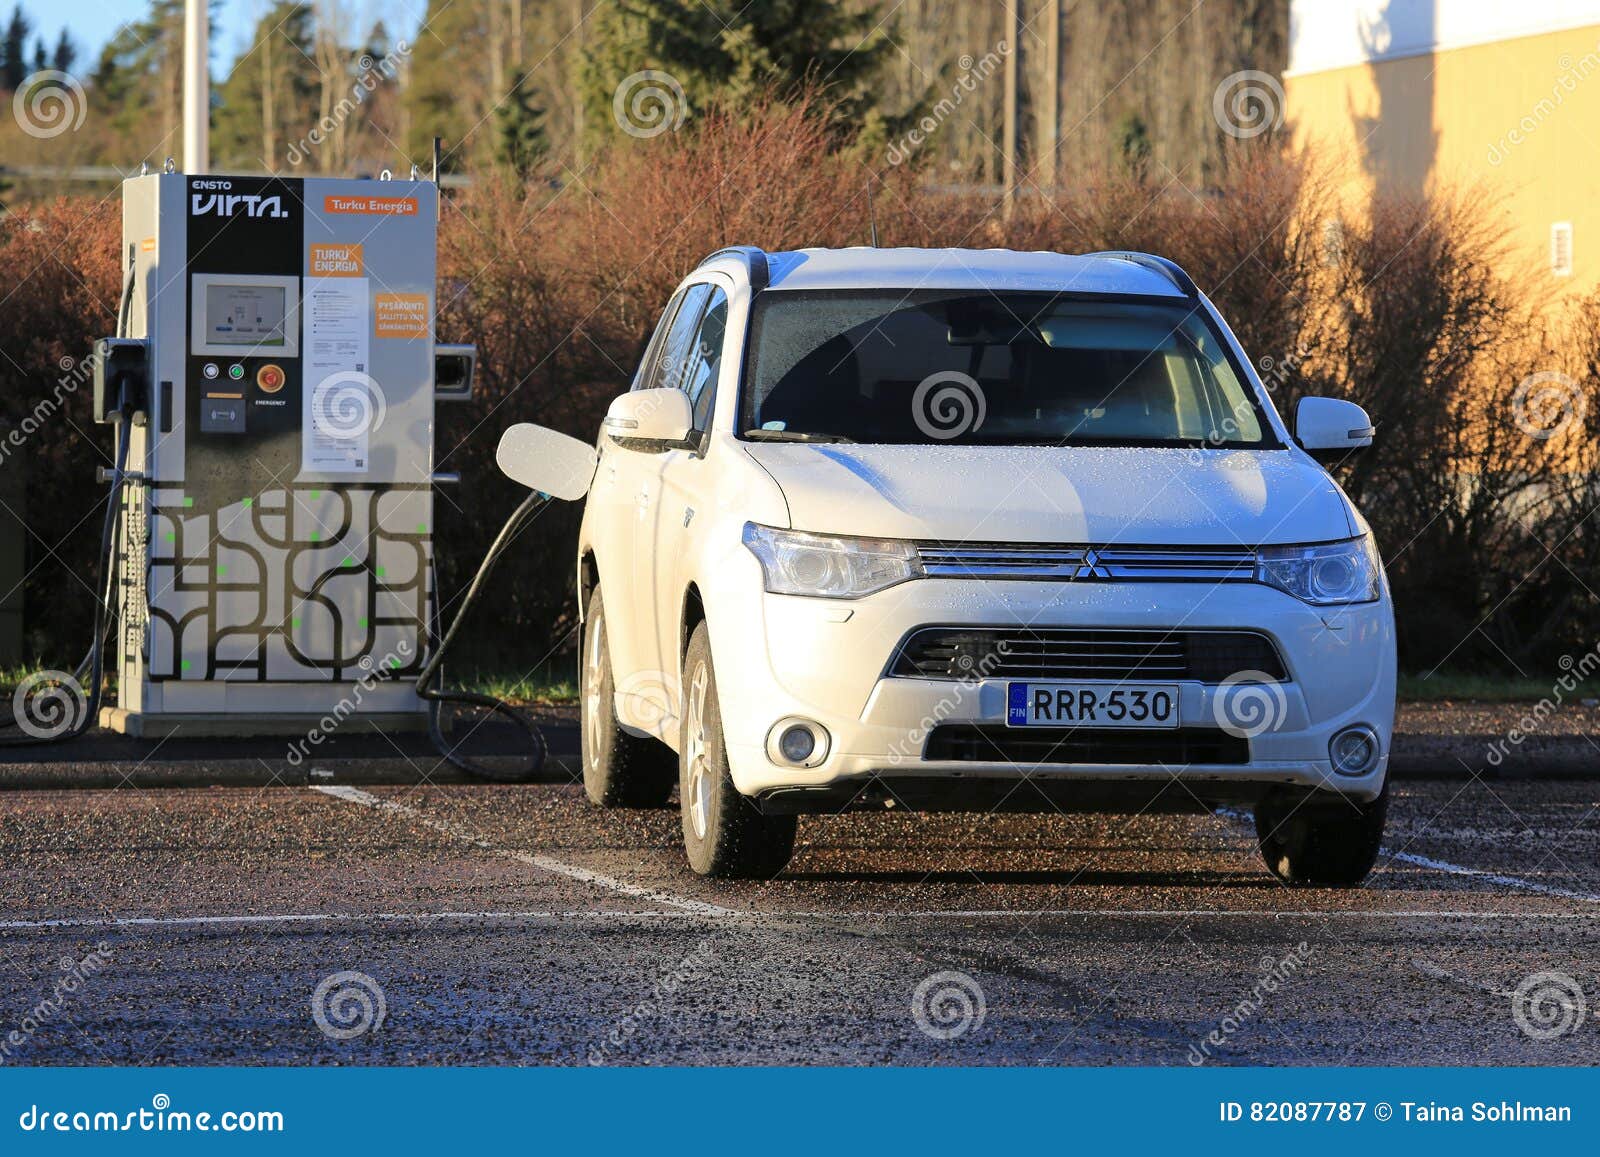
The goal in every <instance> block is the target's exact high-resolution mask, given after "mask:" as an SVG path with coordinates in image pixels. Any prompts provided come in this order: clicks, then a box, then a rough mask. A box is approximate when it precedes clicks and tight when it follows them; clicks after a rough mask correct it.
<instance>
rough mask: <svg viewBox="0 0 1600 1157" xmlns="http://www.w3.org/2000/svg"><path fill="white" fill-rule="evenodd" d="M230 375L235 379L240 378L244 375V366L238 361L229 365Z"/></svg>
mask: <svg viewBox="0 0 1600 1157" xmlns="http://www.w3.org/2000/svg"><path fill="white" fill-rule="evenodd" d="M228 376H229V377H230V378H232V379H233V380H234V381H238V380H239V379H240V378H242V377H244V367H243V366H241V365H240V364H239V363H238V362H235V363H234V364H233V365H231V366H229V367H228Z"/></svg>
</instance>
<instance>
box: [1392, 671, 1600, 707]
mask: <svg viewBox="0 0 1600 1157" xmlns="http://www.w3.org/2000/svg"><path fill="white" fill-rule="evenodd" d="M1554 687H1555V678H1554V677H1551V678H1526V679H1525V678H1522V677H1520V676H1514V675H1513V676H1507V675H1466V674H1460V673H1455V672H1450V671H1440V672H1439V673H1437V674H1436V675H1433V676H1431V677H1429V678H1424V677H1423V676H1421V675H1402V676H1400V698H1401V699H1404V700H1408V701H1410V702H1418V703H1437V702H1440V701H1441V700H1446V699H1476V700H1479V701H1481V702H1486V703H1532V702H1537V701H1538V700H1540V699H1543V698H1545V697H1546V696H1548V695H1550V694H1551V693H1552V690H1553V688H1554ZM1597 697H1600V687H1597V688H1595V689H1594V690H1592V691H1587V692H1586V691H1584V690H1583V689H1582V688H1580V689H1579V690H1578V691H1577V692H1575V693H1572V694H1568V695H1564V696H1563V698H1564V699H1565V700H1567V701H1569V702H1573V701H1577V700H1579V699H1586V698H1597Z"/></svg>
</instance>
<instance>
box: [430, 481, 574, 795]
mask: <svg viewBox="0 0 1600 1157" xmlns="http://www.w3.org/2000/svg"><path fill="white" fill-rule="evenodd" d="M548 501H549V496H548V495H545V494H541V493H539V492H537V491H535V492H534V493H532V494H529V495H528V497H527V498H525V499H523V500H522V504H521V505H520V506H518V507H517V509H516V510H515V511H513V512H512V514H511V517H510V518H508V519H506V524H505V525H504V526H502V527H501V528H500V533H499V534H498V535H496V536H495V540H494V542H493V543H492V544H491V545H490V547H489V550H488V553H486V554H485V555H484V556H483V562H482V563H480V564H479V565H478V573H477V574H476V575H474V576H473V579H472V585H471V586H469V587H468V588H467V593H466V595H465V596H464V597H463V598H462V600H461V606H460V608H459V609H458V610H457V611H456V615H455V618H454V619H452V620H451V621H450V629H449V630H448V631H446V632H445V635H444V638H443V639H442V640H440V642H439V645H438V646H436V647H435V648H434V649H433V654H432V655H430V656H429V657H428V662H427V663H426V664H425V665H424V666H423V668H422V671H421V673H420V674H418V675H417V694H418V695H419V696H420V697H421V698H423V699H426V700H427V701H428V736H429V738H430V739H432V740H433V745H434V747H436V748H438V750H439V754H440V755H442V756H444V758H445V759H446V760H447V761H448V762H449V763H450V764H451V766H453V767H457V768H460V769H461V770H462V771H464V772H466V773H467V774H468V775H475V776H477V777H478V778H480V779H488V780H493V781H495V782H497V783H526V782H527V781H528V780H530V779H532V778H533V777H534V776H536V775H538V774H539V772H540V770H541V769H542V768H543V767H544V761H545V756H546V755H547V754H548V753H549V746H548V744H546V743H545V738H544V733H543V732H542V731H540V730H539V727H538V725H537V724H535V723H534V722H533V721H532V720H531V719H529V718H528V717H527V716H526V715H524V714H523V713H522V712H521V711H518V710H517V709H516V708H515V707H513V706H511V704H509V703H507V702H506V701H505V700H504V699H497V698H495V697H494V696H493V695H480V694H478V693H477V692H474V691H446V690H444V667H443V663H444V657H445V653H446V652H447V651H449V650H450V644H451V643H452V642H454V641H455V637H456V632H458V631H459V630H460V629H461V624H462V622H463V621H464V620H465V619H466V617H467V612H468V611H469V610H471V609H472V604H473V602H474V601H476V599H477V597H478V595H479V594H480V593H481V592H482V591H483V587H484V584H485V582H486V581H487V580H488V578H489V572H490V571H492V570H493V569H494V565H495V563H497V562H499V561H500V556H501V555H503V554H504V553H505V552H506V549H507V548H508V547H509V546H510V545H511V544H512V542H514V541H515V540H516V538H517V535H519V534H520V533H521V532H522V530H523V528H524V527H526V526H527V525H528V523H529V522H530V521H532V519H533V516H534V514H535V513H537V512H538V510H539V508H540V507H542V506H543V505H544V504H545V503H546V502H548ZM447 703H462V704H466V705H468V706H471V707H482V708H485V709H487V710H488V711H490V712H492V713H494V714H497V715H503V716H505V717H506V718H507V719H510V720H511V721H512V722H513V723H515V724H516V725H517V726H518V727H520V728H521V729H522V731H523V733H524V735H525V736H526V737H527V753H528V754H527V757H526V760H527V762H526V764H525V765H524V766H521V767H515V768H509V769H501V768H495V767H490V766H488V765H487V764H484V763H480V762H478V761H477V760H474V759H469V758H468V757H467V756H465V755H463V754H461V750H460V743H459V742H451V741H450V740H449V739H448V738H446V736H445V734H444V729H443V728H442V727H441V725H440V713H441V709H442V708H443V707H444V705H445V704H447ZM474 730H475V729H474ZM468 734H469V735H470V734H471V733H470V732H469V733H468Z"/></svg>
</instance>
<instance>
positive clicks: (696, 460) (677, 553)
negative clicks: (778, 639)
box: [650, 286, 728, 714]
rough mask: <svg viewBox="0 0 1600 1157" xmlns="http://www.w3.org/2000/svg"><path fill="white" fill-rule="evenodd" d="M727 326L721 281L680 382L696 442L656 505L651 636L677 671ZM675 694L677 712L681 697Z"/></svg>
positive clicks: (673, 460)
mask: <svg viewBox="0 0 1600 1157" xmlns="http://www.w3.org/2000/svg"><path fill="white" fill-rule="evenodd" d="M727 327H728V294H727V292H726V291H725V290H724V289H723V288H722V287H721V286H714V287H713V288H712V290H711V292H710V294H709V295H708V297H707V299H706V305H705V309H704V310H703V311H702V312H701V315H700V320H699V322H698V324H697V326H696V329H695V334H694V338H693V341H692V342H691V343H690V345H689V349H688V353H687V356H686V358H685V361H684V365H683V373H682V374H681V376H680V378H679V380H678V382H677V387H678V388H679V389H681V390H683V391H684V392H685V393H686V394H688V395H689V405H690V409H691V410H692V411H693V414H694V431H695V441H696V445H695V446H694V447H692V448H689V449H680V450H671V451H669V452H668V453H666V454H665V455H663V457H662V461H661V475H660V489H661V492H660V497H659V499H658V500H657V502H656V504H655V507H656V509H655V517H654V519H653V527H654V529H653V534H652V536H651V550H652V552H653V553H654V555H655V557H656V558H657V559H658V560H659V561H658V565H657V568H656V576H657V583H656V588H655V592H654V593H655V597H654V599H653V600H652V608H651V611H652V618H653V620H654V621H653V629H652V631H651V635H650V637H651V640H652V642H653V644H654V647H655V655H654V660H653V665H654V666H655V668H656V669H657V670H661V671H671V672H674V673H676V672H677V671H678V669H679V667H680V666H681V664H680V662H679V659H680V651H679V648H680V644H681V642H682V640H681V639H680V638H679V631H680V627H681V624H682V616H683V594H684V591H685V590H686V589H687V588H688V584H689V582H690V580H691V578H692V577H693V571H692V568H693V566H694V560H695V558H696V557H697V554H698V552H697V551H696V550H695V549H694V547H695V545H696V536H697V535H698V534H699V533H700V529H701V527H703V526H706V525H708V524H709V523H710V521H711V520H710V518H709V517H707V518H701V517H700V514H701V512H702V511H707V512H708V510H709V507H710V505H711V504H712V503H714V502H715V500H716V496H715V494H713V493H712V488H713V485H714V483H713V476H714V474H715V472H716V467H717V464H716V463H714V462H709V461H708V460H707V457H706V455H707V452H708V450H709V448H710V438H709V434H710V428H711V415H712V411H713V410H714V409H715V401H716V394H717V377H718V375H719V373H720V372H721V368H722V362H723V357H724V349H723V347H724V340H725V337H726V334H727ZM672 699H673V710H674V714H675V713H676V707H677V700H678V696H676V695H674V696H673V697H672Z"/></svg>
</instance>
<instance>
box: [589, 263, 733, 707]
mask: <svg viewBox="0 0 1600 1157" xmlns="http://www.w3.org/2000/svg"><path fill="white" fill-rule="evenodd" d="M710 296H711V286H710V285H708V284H706V283H705V282H695V283H693V284H691V285H688V286H685V287H684V289H683V290H682V291H681V292H680V293H679V295H678V300H677V305H676V308H675V310H674V312H673V314H672V319H671V320H670V321H669V322H667V323H666V329H665V331H664V332H663V334H662V338H661V340H660V341H659V342H658V343H657V345H658V348H657V349H656V350H655V352H654V355H653V357H652V359H651V360H650V363H649V365H648V366H647V367H646V370H647V372H646V373H644V374H642V375H641V376H640V379H639V381H638V382H637V383H636V388H637V389H661V388H668V389H677V388H681V383H682V381H683V377H684V372H685V367H686V366H687V365H689V364H690V361H691V359H692V356H693V343H694V338H695V334H696V332H697V330H698V327H699V322H700V315H701V313H702V311H703V310H704V308H705V303H706V299H707V298H708V297H710ZM616 449H617V462H618V467H617V481H618V488H619V494H618V498H619V501H620V500H621V497H622V495H623V494H628V495H631V511H630V516H631V521H630V523H629V536H630V545H629V548H628V554H629V558H630V560H631V562H630V567H629V572H628V573H629V574H630V575H631V580H632V581H631V582H629V583H628V585H627V587H626V588H624V589H621V590H617V591H616V593H615V597H613V594H612V591H611V590H610V589H609V588H608V590H607V595H606V612H607V614H610V615H612V620H611V621H612V623H613V624H614V625H613V628H612V642H611V661H612V663H613V664H614V667H613V671H614V673H615V678H616V685H617V713H618V715H619V717H620V718H621V719H622V721H623V722H624V723H625V724H627V725H629V726H630V727H634V728H637V729H638V730H641V731H646V732H650V733H653V734H659V733H660V725H661V724H662V723H663V722H664V721H665V720H669V719H670V718H671V715H672V712H673V705H674V704H675V703H676V700H677V669H676V665H672V666H667V667H663V666H662V664H661V662H660V660H659V657H658V649H657V647H656V646H655V644H654V641H653V639H652V631H653V629H654V621H655V598H656V592H657V590H658V589H659V588H660V586H661V583H662V580H661V576H662V566H663V561H662V559H661V558H660V555H659V552H658V551H657V550H656V549H655V543H654V541H653V539H654V529H655V518H656V511H657V508H658V502H659V498H660V494H661V472H662V467H663V464H664V462H665V460H666V458H667V456H668V455H669V454H670V453H673V451H667V450H658V449H650V448H639V447H638V444H637V443H635V444H633V445H632V446H630V447H621V446H619V447H616ZM602 581H604V579H603V576H602ZM623 600H626V609H625V611H624V614H625V616H626V618H625V620H623V621H619V620H618V619H617V617H616V616H615V613H614V612H613V610H612V608H613V607H614V606H615V605H617V603H619V602H622V601H623Z"/></svg>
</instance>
